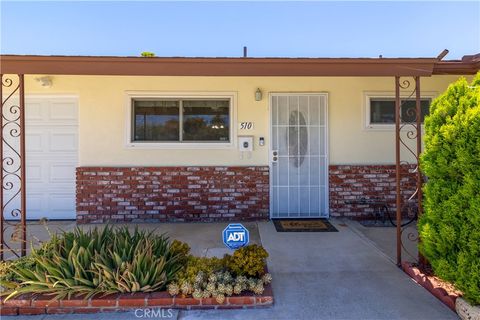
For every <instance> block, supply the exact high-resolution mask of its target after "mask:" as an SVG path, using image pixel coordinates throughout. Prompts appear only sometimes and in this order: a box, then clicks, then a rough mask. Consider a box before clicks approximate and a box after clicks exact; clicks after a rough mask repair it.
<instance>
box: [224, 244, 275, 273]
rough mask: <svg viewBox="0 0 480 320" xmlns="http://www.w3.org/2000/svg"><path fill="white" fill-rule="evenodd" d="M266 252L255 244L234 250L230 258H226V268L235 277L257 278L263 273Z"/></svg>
mask: <svg viewBox="0 0 480 320" xmlns="http://www.w3.org/2000/svg"><path fill="white" fill-rule="evenodd" d="M267 257H268V252H267V251H266V250H265V249H264V248H263V247H262V246H259V245H257V244H252V245H248V246H245V247H242V248H240V249H238V250H235V252H234V253H233V255H232V256H226V258H225V261H226V263H225V264H226V267H227V268H228V269H229V270H230V271H232V272H233V273H235V274H236V275H246V276H250V277H259V276H261V275H263V274H264V273H265V264H266V259H267Z"/></svg>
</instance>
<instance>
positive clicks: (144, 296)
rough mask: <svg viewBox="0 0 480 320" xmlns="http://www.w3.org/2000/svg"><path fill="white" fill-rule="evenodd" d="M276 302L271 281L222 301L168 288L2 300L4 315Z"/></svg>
mask: <svg viewBox="0 0 480 320" xmlns="http://www.w3.org/2000/svg"><path fill="white" fill-rule="evenodd" d="M271 305H273V291H272V286H271V284H269V285H267V286H265V291H264V292H263V294H262V295H254V294H244V295H240V296H231V297H225V302H224V303H222V304H219V303H218V302H216V300H215V298H207V299H194V298H191V297H182V296H176V297H171V296H170V295H169V294H168V293H167V292H166V291H162V292H153V293H140V292H139V293H133V294H130V293H126V294H112V295H107V296H103V297H100V296H99V297H94V298H90V299H84V298H82V296H76V297H72V298H71V299H63V300H52V298H51V296H46V295H34V294H24V295H21V296H18V297H16V298H14V299H10V300H8V301H3V299H2V300H1V315H2V316H14V315H39V314H71V313H98V312H125V311H131V310H135V309H146V308H171V309H187V310H190V309H242V308H258V307H268V306H271Z"/></svg>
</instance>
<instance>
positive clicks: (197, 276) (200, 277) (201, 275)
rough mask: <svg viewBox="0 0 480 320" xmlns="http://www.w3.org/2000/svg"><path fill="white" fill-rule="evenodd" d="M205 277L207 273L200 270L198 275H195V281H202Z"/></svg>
mask: <svg viewBox="0 0 480 320" xmlns="http://www.w3.org/2000/svg"><path fill="white" fill-rule="evenodd" d="M204 278H205V275H204V273H203V272H202V271H200V272H199V273H197V275H196V276H195V283H202V282H203V280H204Z"/></svg>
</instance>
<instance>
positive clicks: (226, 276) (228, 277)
mask: <svg viewBox="0 0 480 320" xmlns="http://www.w3.org/2000/svg"><path fill="white" fill-rule="evenodd" d="M232 280H233V277H232V274H231V273H230V272H228V271H225V272H224V273H223V281H225V282H226V283H229V282H231V281H232Z"/></svg>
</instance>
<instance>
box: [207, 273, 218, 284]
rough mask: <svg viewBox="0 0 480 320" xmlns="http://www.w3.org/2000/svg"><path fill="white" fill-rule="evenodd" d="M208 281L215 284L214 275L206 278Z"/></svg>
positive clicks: (215, 277) (215, 278)
mask: <svg viewBox="0 0 480 320" xmlns="http://www.w3.org/2000/svg"><path fill="white" fill-rule="evenodd" d="M208 281H209V282H213V283H215V282H217V276H216V275H215V274H214V273H212V274H210V275H209V276H208Z"/></svg>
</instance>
